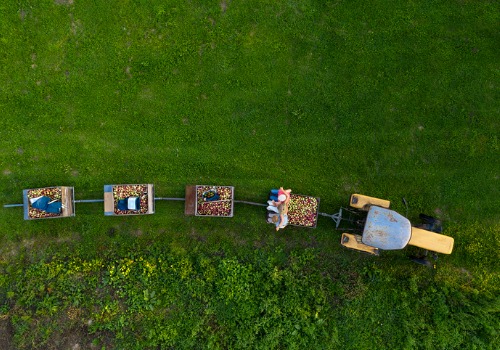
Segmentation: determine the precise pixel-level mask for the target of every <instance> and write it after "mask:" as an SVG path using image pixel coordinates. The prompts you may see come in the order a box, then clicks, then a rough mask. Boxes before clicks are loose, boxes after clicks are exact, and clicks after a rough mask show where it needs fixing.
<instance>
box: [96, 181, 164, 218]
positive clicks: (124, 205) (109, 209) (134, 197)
mask: <svg viewBox="0 0 500 350" xmlns="http://www.w3.org/2000/svg"><path fill="white" fill-rule="evenodd" d="M154 212H155V196H154V186H153V184H141V185H131V184H127V185H104V215H106V216H120V215H146V214H154Z"/></svg>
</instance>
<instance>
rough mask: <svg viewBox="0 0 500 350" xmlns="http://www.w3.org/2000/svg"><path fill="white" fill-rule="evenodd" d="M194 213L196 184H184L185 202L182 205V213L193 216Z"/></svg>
mask: <svg viewBox="0 0 500 350" xmlns="http://www.w3.org/2000/svg"><path fill="white" fill-rule="evenodd" d="M195 213H196V186H194V185H191V186H186V203H185V205H184V214H185V215H189V216H193V215H195Z"/></svg>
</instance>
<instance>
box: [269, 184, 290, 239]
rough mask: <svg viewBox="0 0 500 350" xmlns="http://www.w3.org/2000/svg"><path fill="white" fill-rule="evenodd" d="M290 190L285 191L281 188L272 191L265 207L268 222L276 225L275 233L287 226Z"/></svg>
mask: <svg viewBox="0 0 500 350" xmlns="http://www.w3.org/2000/svg"><path fill="white" fill-rule="evenodd" d="M291 192H292V190H291V189H288V190H285V189H284V188H283V187H280V188H279V189H277V190H276V189H272V190H271V193H270V196H269V198H270V199H269V200H268V202H267V203H268V204H269V206H268V207H267V210H268V218H269V219H268V222H270V223H274V224H275V225H276V231H278V230H279V229H282V228H285V227H286V226H287V225H288V204H289V203H290V193H291Z"/></svg>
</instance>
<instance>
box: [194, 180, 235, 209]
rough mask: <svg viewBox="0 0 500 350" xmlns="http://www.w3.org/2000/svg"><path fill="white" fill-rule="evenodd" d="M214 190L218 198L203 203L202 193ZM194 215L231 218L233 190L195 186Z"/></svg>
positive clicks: (229, 188)
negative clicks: (195, 206)
mask: <svg viewBox="0 0 500 350" xmlns="http://www.w3.org/2000/svg"><path fill="white" fill-rule="evenodd" d="M211 189H215V191H216V192H217V193H218V194H219V196H220V198H219V199H218V200H215V201H213V202H210V201H205V200H204V198H203V193H204V192H205V191H209V190H211ZM196 203H197V208H196V213H197V215H207V216H231V214H232V206H233V205H232V203H233V189H232V188H231V187H228V186H196Z"/></svg>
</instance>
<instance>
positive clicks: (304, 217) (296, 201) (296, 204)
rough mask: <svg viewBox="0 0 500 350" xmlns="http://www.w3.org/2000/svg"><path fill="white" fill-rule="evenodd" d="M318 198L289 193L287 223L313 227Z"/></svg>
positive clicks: (316, 214) (316, 215) (315, 219)
mask: <svg viewBox="0 0 500 350" xmlns="http://www.w3.org/2000/svg"><path fill="white" fill-rule="evenodd" d="M318 204H319V203H318V199H317V198H315V197H310V196H303V195H298V194H292V195H290V204H289V205H288V223H289V224H290V225H297V226H305V227H314V226H316V221H317V219H318Z"/></svg>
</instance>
